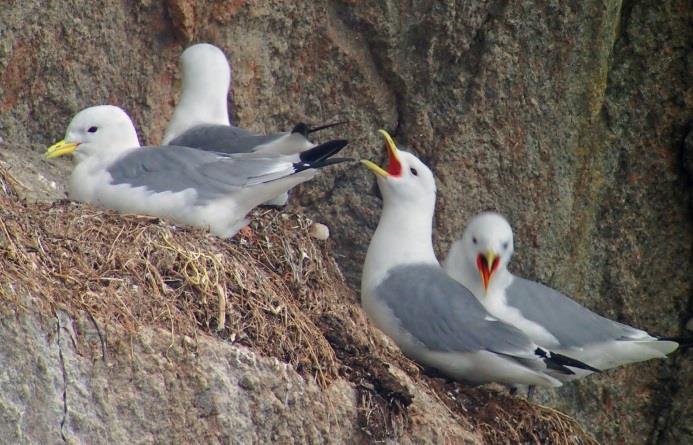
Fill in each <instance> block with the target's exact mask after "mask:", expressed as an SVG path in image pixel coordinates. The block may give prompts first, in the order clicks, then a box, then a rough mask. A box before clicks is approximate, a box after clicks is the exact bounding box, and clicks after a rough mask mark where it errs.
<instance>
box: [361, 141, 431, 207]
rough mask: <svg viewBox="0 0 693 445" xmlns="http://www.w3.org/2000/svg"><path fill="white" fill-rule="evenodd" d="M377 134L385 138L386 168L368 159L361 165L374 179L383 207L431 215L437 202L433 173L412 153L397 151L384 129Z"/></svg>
mask: <svg viewBox="0 0 693 445" xmlns="http://www.w3.org/2000/svg"><path fill="white" fill-rule="evenodd" d="M379 131H380V134H382V135H383V137H384V138H385V148H386V149H387V154H388V165H387V168H382V167H380V166H378V165H377V164H375V163H374V162H371V161H368V160H362V161H361V162H362V163H363V164H364V165H365V166H366V167H368V168H369V169H370V170H371V171H372V172H373V173H375V174H376V176H377V181H378V187H379V188H380V192H381V193H382V195H383V207H385V208H387V207H389V206H402V207H407V208H414V209H417V210H418V212H426V213H429V212H428V211H430V213H431V216H432V214H433V209H434V207H435V200H436V181H435V178H434V177H433V172H431V170H430V169H429V168H428V167H427V166H426V164H424V163H423V162H421V161H420V160H419V158H417V157H416V156H414V155H413V154H411V153H409V152H406V151H401V150H399V149H397V146H396V145H395V142H394V141H393V140H392V137H390V135H389V134H388V133H387V132H386V131H385V130H379Z"/></svg>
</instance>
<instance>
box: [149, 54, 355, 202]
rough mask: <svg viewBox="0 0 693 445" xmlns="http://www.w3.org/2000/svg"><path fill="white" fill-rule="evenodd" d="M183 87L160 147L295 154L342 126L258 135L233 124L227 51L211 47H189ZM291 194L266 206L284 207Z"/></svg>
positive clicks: (183, 60)
mask: <svg viewBox="0 0 693 445" xmlns="http://www.w3.org/2000/svg"><path fill="white" fill-rule="evenodd" d="M180 68H181V72H182V87H181V95H180V99H179V101H178V103H177V105H176V108H175V109H174V111H173V116H172V117H171V121H170V122H169V124H168V126H167V128H166V131H165V133H164V138H163V140H162V144H166V145H176V146H183V147H192V148H197V149H200V150H207V151H215V152H219V153H251V152H254V153H263V154H284V155H292V154H296V153H300V152H302V151H305V150H309V149H311V148H313V147H315V146H316V144H314V143H313V142H312V141H310V139H308V135H309V134H310V133H313V132H316V131H319V130H323V129H326V128H330V127H333V126H335V125H339V124H341V123H342V122H337V123H332V124H327V125H322V126H318V127H314V128H310V127H309V126H308V125H306V124H304V123H299V124H297V125H295V126H294V128H293V129H292V130H291V131H288V132H277V133H270V134H258V133H255V132H253V131H250V130H247V129H245V128H241V127H238V126H235V125H232V124H231V120H230V119H229V112H228V107H227V96H228V93H229V88H230V82H231V67H230V65H229V62H228V60H227V58H226V56H225V55H224V53H223V51H222V50H221V49H219V48H217V47H216V46H214V45H210V44H208V43H199V44H196V45H192V46H190V47H188V48H187V49H186V50H185V51H183V53H182V54H181V58H180ZM287 198H288V195H286V194H282V195H281V196H279V197H277V198H276V199H273V200H272V201H271V202H269V203H268V204H271V205H284V204H285V203H286V201H287Z"/></svg>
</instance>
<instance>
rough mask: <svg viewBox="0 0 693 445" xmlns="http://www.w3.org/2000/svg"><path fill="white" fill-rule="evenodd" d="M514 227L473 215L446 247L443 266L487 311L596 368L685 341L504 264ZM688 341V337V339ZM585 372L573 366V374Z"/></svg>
mask: <svg viewBox="0 0 693 445" xmlns="http://www.w3.org/2000/svg"><path fill="white" fill-rule="evenodd" d="M512 254H513V231H512V228H511V227H510V224H509V223H508V221H506V220H505V218H503V217H502V216H501V215H499V214H497V213H493V212H484V213H480V214H479V215H477V216H475V217H474V218H472V220H471V221H470V222H469V224H468V225H467V228H466V229H465V230H464V234H463V235H462V238H461V239H460V240H458V241H456V242H455V243H454V244H453V245H452V247H451V248H450V252H449V253H448V256H447V258H446V259H445V270H446V271H447V272H448V274H450V276H451V277H452V278H454V279H455V280H457V281H458V282H460V283H461V284H462V285H464V286H466V287H467V288H468V289H469V290H471V291H472V293H473V294H474V296H475V297H476V298H477V299H478V300H479V302H481V304H483V305H484V307H485V308H486V310H488V311H489V313H490V314H491V315H492V316H494V317H497V318H498V319H500V320H503V321H505V322H506V323H510V324H512V325H513V326H515V327H516V328H518V329H520V330H521V331H522V332H523V333H524V334H526V335H527V336H528V337H529V338H530V339H531V340H533V341H534V342H535V343H537V344H538V345H539V346H542V347H544V348H550V349H551V350H554V351H557V352H559V353H561V354H563V355H567V356H568V357H572V358H574V359H576V360H580V361H583V362H587V363H589V364H590V365H592V366H595V367H597V368H599V369H601V370H604V369H609V368H612V367H615V366H620V365H625V364H627V363H634V362H639V361H643V360H649V359H652V358H664V357H666V355H667V354H669V353H670V352H672V351H674V350H675V349H676V348H677V347H678V345H679V342H684V341H685V340H684V339H676V338H673V337H669V338H659V337H655V336H652V335H650V334H648V333H647V332H645V331H643V330H640V329H636V328H633V327H630V326H627V325H625V324H622V323H619V322H616V321H613V320H609V319H608V318H604V317H601V316H599V315H597V314H595V313H594V312H592V311H590V310H589V309H587V308H586V307H584V306H581V305H579V304H578V303H577V302H575V301H573V300H572V299H570V298H569V297H568V296H566V295H563V294H562V293H560V292H558V291H556V290H554V289H551V288H549V287H547V286H544V285H543V284H541V283H537V282H536V281H531V280H526V279H524V278H520V277H518V276H515V275H513V274H512V273H511V272H510V271H509V270H508V268H507V266H508V262H509V261H510V257H511V256H512ZM687 341H688V342H690V339H688V340H687ZM588 373H589V372H587V371H585V370H579V371H577V370H576V375H577V376H583V375H586V374H588Z"/></svg>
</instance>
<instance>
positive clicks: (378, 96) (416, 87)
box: [0, 0, 693, 444]
mask: <svg viewBox="0 0 693 445" xmlns="http://www.w3.org/2000/svg"><path fill="white" fill-rule="evenodd" d="M692 19H693V7H692V5H691V2H690V1H685V0H672V1H667V2H642V1H623V2H621V1H606V2H598V1H592V0H590V1H585V2H560V1H556V0H549V1H543V2H526V1H519V2H508V1H481V2H458V1H452V0H443V1H436V2H432V1H431V2H428V1H427V2H395V1H387V0H378V1H372V2H356V1H349V0H331V1H316V2H306V3H305V4H300V3H297V2H283V1H270V0H265V1H263V0H255V1H252V0H248V1H243V0H240V1H231V0H217V1H212V2H202V1H197V2H196V1H192V0H168V1H167V2H151V1H139V2H119V3H109V2H105V3H101V4H99V5H98V6H95V5H94V4H93V3H89V2H85V1H82V0H71V1H56V2H48V3H46V2H38V1H24V2H18V1H9V2H6V4H4V5H3V7H2V9H1V10H0V137H2V140H3V141H4V143H3V144H2V145H0V160H3V161H4V162H6V163H7V164H8V165H9V166H10V168H11V172H12V174H13V175H15V176H16V177H17V178H18V179H19V180H20V181H21V182H22V183H24V184H25V185H27V186H28V187H29V189H30V190H28V191H26V192H25V193H26V195H27V196H28V197H30V198H33V199H54V198H57V197H62V196H63V194H62V193H63V188H62V187H63V185H64V184H65V181H64V175H65V172H66V171H67V169H68V163H67V162H64V163H60V162H56V163H51V164H48V163H45V162H44V161H42V160H41V153H42V151H43V148H44V147H45V146H46V145H48V144H49V143H51V142H53V141H55V140H58V139H60V138H62V134H63V132H64V129H65V127H66V125H67V123H68V122H69V119H70V118H71V116H72V115H74V113H76V112H77V111H78V110H80V109H81V108H84V107H86V106H90V105H95V104H99V103H112V104H116V105H120V106H123V107H124V108H126V109H127V110H128V111H129V112H130V113H131V115H132V116H133V118H134V120H135V123H136V126H137V128H138V129H139V131H140V135H141V137H142V139H143V140H144V141H146V142H147V143H156V142H158V141H159V140H160V138H161V136H162V134H163V128H164V127H165V124H166V121H167V118H168V117H169V116H170V113H171V110H172V107H173V105H174V103H175V97H176V91H177V90H176V88H177V85H178V82H177V76H178V74H177V59H178V56H179V54H180V52H181V51H182V49H183V48H185V46H187V45H188V44H190V43H192V42H198V41H207V42H211V43H214V44H216V45H218V46H220V47H222V48H223V49H224V50H225V52H226V53H227V54H228V55H229V58H230V60H231V63H232V65H233V70H234V78H233V93H232V97H230V105H232V108H233V114H234V119H235V121H236V122H237V123H238V124H240V125H243V126H246V127H250V128H252V129H255V130H258V131H264V130H274V129H277V128H284V129H288V128H290V127H291V126H292V125H293V124H294V123H296V122H298V121H307V122H311V123H319V122H325V121H331V120H334V119H336V118H339V119H347V120H348V121H349V124H348V125H347V126H344V127H340V128H338V129H335V130H331V132H330V133H328V134H327V135H325V137H327V136H329V135H334V136H336V135H340V136H347V137H349V138H350V139H351V141H352V143H351V145H350V148H348V149H347V151H346V152H345V153H349V151H350V152H351V155H353V156H355V157H369V158H371V159H374V160H376V161H380V160H382V159H383V150H382V147H381V144H382V143H381V141H380V140H379V138H378V136H377V134H376V132H375V130H376V129H377V128H381V127H382V128H385V129H388V130H389V131H391V132H392V133H393V135H394V136H395V139H396V140H397V141H398V143H399V144H400V145H401V146H405V147H409V148H410V149H411V150H412V151H414V152H415V153H417V154H418V155H420V157H421V158H422V159H423V160H424V161H425V162H427V163H428V164H429V165H430V166H431V168H432V169H433V170H434V171H435V173H436V176H437V178H438V203H437V216H436V220H435V230H434V233H435V235H434V236H435V242H436V246H437V248H438V252H439V253H440V254H441V255H444V253H445V250H446V248H447V246H448V245H449V243H450V242H451V241H453V240H454V239H455V237H456V236H459V235H460V234H461V231H462V229H463V227H464V224H465V222H466V221H467V220H468V219H469V218H470V217H471V216H472V215H473V214H475V213H476V212H478V211H481V210H485V209H495V210H498V211H500V212H502V213H504V214H505V215H506V216H507V217H509V219H510V220H511V223H512V224H513V226H514V228H515V232H516V244H517V245H516V255H515V259H514V262H513V265H512V269H513V270H514V271H515V272H517V273H520V274H523V275H525V276H528V277H531V278H536V279H538V280H540V281H542V282H545V283H547V284H549V285H552V286H554V287H556V288H558V289H561V290H562V291H564V292H566V293H568V294H570V295H572V296H573V297H574V298H576V299H577V300H578V301H580V302H582V303H583V304H586V305H587V306H589V307H591V308H593V309H594V310H596V311H598V312H599V313H601V314H603V315H605V316H608V317H611V318H615V319H618V320H620V321H623V322H625V323H629V324H632V325H635V326H638V327H642V328H644V329H647V330H649V331H651V332H654V333H661V334H667V335H677V334H682V333H683V332H684V331H683V327H682V326H683V324H684V323H685V322H686V321H687V320H688V319H689V318H690V316H691V309H692V308H693V283H692V281H693V273H692V272H693V264H692V263H693V252H692V250H693V230H692V229H693V217H692V215H691V210H692V209H693V206H692V204H691V203H692V201H691V184H692V182H691V181H692V180H691V178H692V173H691V159H692V158H693V155H691V143H690V138H691V137H690V136H689V132H690V131H691V127H690V125H691V124H690V119H691V116H692V111H693V88H692V87H693V76H691V72H692V71H693V56H692V53H691V49H690V48H691V42H692V41H693V27H691V26H690V23H691V21H692ZM687 136H688V137H687ZM373 185H374V181H373V178H372V176H371V175H370V174H369V173H368V172H367V171H366V170H365V169H363V168H361V167H360V166H358V165H353V166H347V167H336V168H334V169H333V170H332V171H329V172H325V174H323V175H321V176H320V177H319V178H316V180H315V181H313V182H311V183H310V184H306V185H304V186H302V187H301V188H300V189H299V190H298V191H296V192H295V193H294V198H293V203H294V204H293V205H294V206H298V207H303V208H304V209H305V211H306V212H307V213H309V214H310V215H311V216H313V218H314V219H315V220H317V221H321V222H324V223H326V224H327V225H328V226H329V227H330V233H331V235H332V236H333V238H334V239H335V240H336V241H337V244H338V250H337V252H336V255H337V257H338V259H339V261H340V263H341V265H342V267H343V269H344V271H345V274H346V275H347V278H348V279H349V280H350V282H351V284H352V285H353V286H354V287H356V288H358V277H359V275H360V264H361V261H362V259H363V257H364V256H365V251H366V246H367V243H368V239H369V237H370V234H371V233H372V231H373V230H374V228H375V225H376V223H377V217H378V212H379V208H380V202H379V200H378V198H377V197H376V196H375V195H374V193H373ZM6 326H7V325H6ZM10 327H11V326H10ZM8 328H9V327H8ZM15 328H16V327H15ZM46 372H49V371H46ZM50 372H53V373H54V372H55V370H52V371H50ZM692 374H693V366H692V365H691V362H690V355H684V354H680V355H677V356H675V357H673V358H671V359H669V360H667V361H666V362H650V363H645V364H640V365H633V366H630V367H627V368H624V369H620V370H615V371H611V372H608V373H606V374H604V375H601V376H597V377H591V378H589V379H588V380H586V381H584V382H580V383H578V384H574V385H567V386H566V387H565V388H563V389H561V390H559V391H555V392H553V391H542V392H541V393H540V397H541V398H542V401H544V402H546V403H550V404H551V405H553V406H556V407H558V408H560V409H562V410H565V411H566V412H568V413H570V414H571V415H574V416H576V418H578V419H579V420H580V422H581V423H582V424H583V425H584V426H585V427H586V428H587V430H589V431H591V432H593V433H594V434H595V435H596V437H597V438H598V439H600V440H602V441H603V442H604V443H629V444H630V443H657V444H660V443H661V444H674V443H685V442H687V441H691V440H692V439H691V430H692V429H693V407H691V406H690V403H688V401H689V399H690V394H691V391H693V388H692V387H691V385H692V384H691V381H692V379H691V376H692ZM59 377H60V376H59V375H57V374H56V375H54V376H53V377H52V378H53V380H55V379H58V380H59ZM54 384H55V385H58V384H59V382H58V381H56V382H54ZM162 384H163V382H162ZM84 391H87V390H86V389H84ZM46 397H55V394H50V395H49V394H48V393H47V395H46ZM115 402H116V401H115V400H114V401H112V402H107V401H102V402H98V403H106V404H108V403H113V404H114V406H112V407H111V408H109V409H114V410H116V413H117V403H115ZM51 403H52V402H51ZM56 403H58V404H57V405H56V404H53V403H52V404H51V406H47V407H46V409H52V410H54V411H55V410H56V409H57V408H56V407H59V406H60V404H59V400H58V401H57V402H56ZM94 403H97V402H94ZM59 414H60V413H59V412H56V413H52V414H50V415H59ZM46 415H49V414H46ZM112 415H116V414H115V413H114V414H112ZM91 427H94V428H96V426H89V423H88V422H85V424H84V426H83V428H91ZM177 427H179V426H177ZM114 434H115V433H114ZM306 434H308V433H306ZM51 437H54V436H51ZM258 437H259V436H258ZM263 437H264V436H263ZM267 437H269V436H267ZM306 437H307V438H308V437H309V436H306ZM39 439H40V438H39ZM39 439H37V440H39ZM113 439H114V440H116V441H117V439H118V438H117V437H113ZM345 439H347V438H345Z"/></svg>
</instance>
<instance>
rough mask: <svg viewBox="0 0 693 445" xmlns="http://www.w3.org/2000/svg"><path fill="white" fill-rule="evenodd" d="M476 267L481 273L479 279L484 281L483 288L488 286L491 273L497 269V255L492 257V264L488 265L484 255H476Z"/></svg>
mask: <svg viewBox="0 0 693 445" xmlns="http://www.w3.org/2000/svg"><path fill="white" fill-rule="evenodd" d="M476 268H477V269H479V272H480V273H481V279H482V280H483V282H484V288H486V287H488V282H489V281H490V280H491V275H493V273H494V272H495V271H496V269H498V257H496V258H494V259H493V264H491V265H489V264H488V261H487V260H486V257H485V256H484V255H482V254H479V255H477V257H476Z"/></svg>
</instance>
